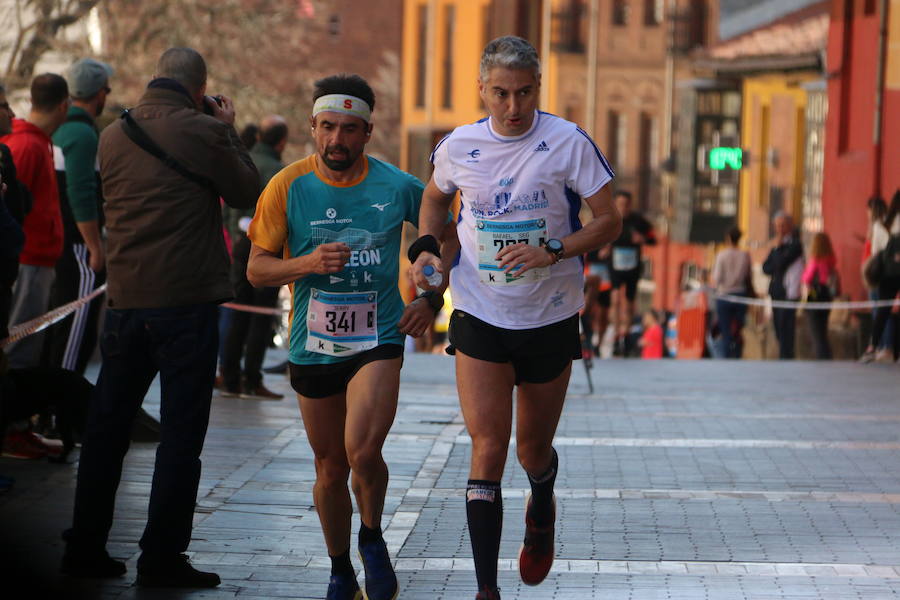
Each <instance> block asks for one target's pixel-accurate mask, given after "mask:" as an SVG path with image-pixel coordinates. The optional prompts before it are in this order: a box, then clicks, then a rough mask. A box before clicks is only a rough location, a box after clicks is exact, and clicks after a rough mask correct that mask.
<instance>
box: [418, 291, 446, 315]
mask: <svg viewBox="0 0 900 600" xmlns="http://www.w3.org/2000/svg"><path fill="white" fill-rule="evenodd" d="M416 300H424V301H425V302H427V303H428V306H430V307H431V310H433V311H434V312H435V314H437V312H438V311H439V310H441V309H442V308H443V307H444V296H443V295H442V294H439V293H437V292H436V291H434V290H427V291H425V292H422V293H421V294H419V295H418V296H416Z"/></svg>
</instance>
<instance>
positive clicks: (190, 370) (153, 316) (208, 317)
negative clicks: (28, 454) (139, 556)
mask: <svg viewBox="0 0 900 600" xmlns="http://www.w3.org/2000/svg"><path fill="white" fill-rule="evenodd" d="M217 321H218V310H217V307H216V305H214V304H199V305H193V306H184V307H177V308H157V309H131V310H114V309H109V310H107V311H106V321H105V327H104V329H103V334H102V335H101V339H100V349H101V351H102V353H103V366H102V367H101V369H100V376H99V378H98V380H97V386H96V388H95V390H94V395H93V397H92V399H91V406H90V409H89V412H88V424H87V428H86V431H85V435H84V441H83V443H82V449H81V458H80V460H79V465H78V483H77V485H76V488H75V511H74V519H73V527H72V537H71V538H70V541H69V543H70V544H71V545H73V546H74V547H75V551H95V550H97V549H101V548H103V547H104V546H105V545H106V541H107V537H108V535H109V530H110V527H111V526H112V520H113V507H114V505H115V498H116V490H117V488H118V486H119V480H120V478H121V476H122V461H123V460H124V458H125V454H126V453H127V452H128V446H129V441H130V440H129V438H130V434H131V424H132V422H133V421H134V417H135V415H136V414H137V412H138V409H139V408H140V406H141V403H142V402H143V400H144V395H145V394H146V393H147V389H148V388H149V387H150V384H151V382H152V381H153V379H154V377H156V374H157V373H159V376H160V386H161V403H160V442H159V447H158V448H157V450H156V465H155V466H154V469H153V483H152V486H151V489H150V506H149V511H148V513H149V514H148V518H147V525H146V528H145V529H144V535H143V536H142V537H141V542H140V546H141V549H142V550H143V551H144V555H149V556H151V557H171V556H172V555H175V554H180V553H182V552H184V551H185V550H186V549H187V547H188V543H189V542H190V540H191V526H192V520H193V516H194V505H195V504H196V502H197V488H198V486H199V483H200V467H201V464H200V452H201V451H202V450H203V441H204V439H205V437H206V429H207V426H208V424H209V409H210V399H211V397H212V389H213V380H214V378H215V372H216V347H217V344H218V337H219V334H218V328H217ZM70 549H71V546H70Z"/></svg>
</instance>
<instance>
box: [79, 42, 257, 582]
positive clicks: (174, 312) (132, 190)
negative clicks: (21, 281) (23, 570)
mask: <svg viewBox="0 0 900 600" xmlns="http://www.w3.org/2000/svg"><path fill="white" fill-rule="evenodd" d="M156 73H157V75H156V77H155V78H154V79H153V80H152V81H151V82H150V84H149V85H148V89H147V91H146V92H145V94H144V96H143V97H142V98H141V100H140V101H139V102H138V105H137V106H136V107H135V108H134V109H132V110H131V111H130V113H125V114H124V115H123V117H124V118H123V119H122V120H120V121H118V122H116V123H113V124H112V125H110V126H109V127H107V128H106V129H105V130H104V131H103V133H102V134H101V136H100V174H101V177H102V180H103V196H104V198H105V201H106V204H105V213H106V227H107V232H108V238H107V252H108V254H107V269H108V274H109V291H108V295H109V308H108V309H107V311H106V322H105V326H104V330H103V334H102V336H101V341H100V346H101V350H102V353H103V366H102V367H101V370H100V375H99V378H98V380H97V388H96V390H95V392H94V397H93V400H92V402H91V408H90V411H89V414H88V424H87V429H86V431H85V436H84V441H83V444H82V450H81V458H80V462H79V468H78V483H77V486H76V490H75V509H74V517H73V527H72V529H71V530H69V531H68V532H67V535H66V539H67V546H66V551H65V554H64V555H63V563H62V570H63V572H64V573H66V574H68V575H70V576H74V577H116V576H119V575H122V574H123V573H124V572H125V570H126V569H125V564H124V563H122V562H119V561H117V560H114V559H112V558H111V557H110V556H109V554H107V552H106V541H107V537H108V535H109V529H110V526H111V525H112V519H113V505H114V503H115V496H116V488H117V487H118V482H119V479H120V476H121V473H122V461H123V459H124V457H125V454H126V452H127V451H128V438H129V432H130V428H131V423H132V422H133V421H134V417H135V414H136V413H137V412H138V409H139V408H140V406H141V402H142V401H143V398H144V395H145V394H146V392H147V389H148V388H149V387H150V383H151V382H152V381H153V379H154V377H155V376H156V375H157V373H159V375H160V381H161V382H162V398H161V404H160V414H161V419H160V443H159V447H158V449H157V452H156V465H155V468H154V473H153V484H152V487H151V489H150V506H149V511H148V512H149V514H148V518H147V525H146V528H145V529H144V534H143V536H142V537H141V541H140V547H141V550H142V553H141V555H140V558H139V559H138V561H137V571H138V574H137V581H136V583H137V585H139V586H144V587H214V586H216V585H218V584H219V583H220V580H219V576H218V575H216V574H215V573H204V572H201V571H198V570H196V569H194V568H193V567H192V566H191V564H190V562H189V561H188V559H187V556H186V555H185V554H183V553H184V552H185V550H186V549H187V546H188V543H189V542H190V539H191V525H192V520H193V516H194V504H195V502H196V499H197V488H198V485H199V483H200V466H201V465H200V451H201V450H202V448H203V440H204V438H205V436H206V428H207V425H208V423H209V408H210V398H211V396H212V387H213V378H214V376H215V369H216V345H217V341H218V330H217V327H216V320H217V311H216V305H217V304H218V303H219V302H221V301H223V300H225V299H228V298H230V297H231V285H230V284H229V281H228V254H227V252H226V250H225V241H224V239H223V237H222V220H221V214H222V213H221V210H220V208H219V198H220V197H221V198H223V199H224V201H225V202H226V203H227V204H229V205H231V206H236V207H239V208H243V207H247V206H250V205H251V204H252V203H253V200H254V198H255V197H256V193H257V191H258V190H259V177H258V174H257V172H256V168H255V167H254V166H253V162H252V161H251V160H250V157H249V155H248V154H247V151H246V150H245V149H244V146H243V144H241V142H240V139H239V138H238V134H237V132H236V131H235V130H234V127H233V125H232V124H233V123H234V105H233V104H232V102H231V100H230V99H229V98H227V97H224V96H223V97H221V98H220V102H221V105H220V104H219V103H218V102H216V101H215V100H213V99H212V98H208V97H206V96H204V94H205V92H206V63H205V61H204V60H203V57H202V56H200V54H198V53H197V52H196V51H195V50H192V49H190V48H170V49H168V50H166V51H165V52H164V53H163V55H162V56H161V57H160V59H159V63H158V64H157V70H156ZM204 108H205V109H206V110H208V111H209V112H210V113H211V116H209V115H205V114H203V109H204ZM138 132H142V134H143V136H144V137H141V133H138ZM132 136H133V137H132ZM148 140H149V142H148ZM153 145H155V146H156V149H155V150H154V152H155V154H156V156H160V154H161V153H165V154H166V155H168V156H169V158H170V160H168V161H166V162H163V160H157V159H156V157H155V156H153V155H151V153H150V149H151V148H152V147H153ZM173 160H174V161H175V162H174V163H173V162H172V161H173ZM173 164H175V165H177V168H176V167H173V166H172V165H173Z"/></svg>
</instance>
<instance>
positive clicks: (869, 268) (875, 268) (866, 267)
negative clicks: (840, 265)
mask: <svg viewBox="0 0 900 600" xmlns="http://www.w3.org/2000/svg"><path fill="white" fill-rule="evenodd" d="M883 252H884V250H882V251H880V252H876V253H875V254H873V255H872V256H870V257H869V258H867V259H866V262H864V263H863V268H862V273H863V281H864V282H865V284H866V287H867V288H869V289H870V290H874V289H877V288H878V285H879V284H880V283H881V280H882V278H883V277H884V260H882V253H883Z"/></svg>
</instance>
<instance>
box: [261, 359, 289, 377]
mask: <svg viewBox="0 0 900 600" xmlns="http://www.w3.org/2000/svg"><path fill="white" fill-rule="evenodd" d="M262 372H263V373H268V374H269V375H284V374H286V373H287V372H288V361H284V362H280V363H278V364H277V365H272V366H271V367H264V368H263V370H262Z"/></svg>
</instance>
